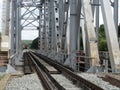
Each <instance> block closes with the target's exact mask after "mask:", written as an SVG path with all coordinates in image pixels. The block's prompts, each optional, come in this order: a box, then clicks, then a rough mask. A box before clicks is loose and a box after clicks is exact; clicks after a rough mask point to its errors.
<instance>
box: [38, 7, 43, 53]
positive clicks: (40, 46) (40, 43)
mask: <svg viewBox="0 0 120 90" xmlns="http://www.w3.org/2000/svg"><path fill="white" fill-rule="evenodd" d="M38 8H39V28H38V30H39V31H38V33H39V39H38V40H39V49H40V51H41V50H42V40H41V38H42V37H41V13H42V10H41V9H42V6H41V5H40V6H39V7H38Z"/></svg>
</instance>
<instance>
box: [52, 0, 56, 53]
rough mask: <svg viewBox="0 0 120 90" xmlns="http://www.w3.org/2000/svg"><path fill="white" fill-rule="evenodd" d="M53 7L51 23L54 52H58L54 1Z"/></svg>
mask: <svg viewBox="0 0 120 90" xmlns="http://www.w3.org/2000/svg"><path fill="white" fill-rule="evenodd" d="M50 5H51V6H50V7H51V23H52V50H54V51H56V49H57V47H56V28H55V12H54V11H55V10H54V0H50Z"/></svg>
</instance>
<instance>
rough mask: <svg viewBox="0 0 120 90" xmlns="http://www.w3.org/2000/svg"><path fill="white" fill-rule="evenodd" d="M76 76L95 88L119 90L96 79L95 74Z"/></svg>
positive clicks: (119, 89)
mask: <svg viewBox="0 0 120 90" xmlns="http://www.w3.org/2000/svg"><path fill="white" fill-rule="evenodd" d="M78 75H79V76H81V77H83V78H84V79H86V80H89V81H90V82H92V83H94V84H96V85H97V86H100V87H102V88H103V89H104V90H120V88H118V87H116V86H113V85H111V84H110V83H109V82H106V81H103V80H102V79H101V78H98V77H97V75H96V74H90V73H80V74H78Z"/></svg>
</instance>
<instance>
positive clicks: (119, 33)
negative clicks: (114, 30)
mask: <svg viewBox="0 0 120 90" xmlns="http://www.w3.org/2000/svg"><path fill="white" fill-rule="evenodd" d="M118 37H120V24H119V26H118Z"/></svg>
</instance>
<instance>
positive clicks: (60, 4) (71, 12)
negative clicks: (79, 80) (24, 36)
mask: <svg viewBox="0 0 120 90" xmlns="http://www.w3.org/2000/svg"><path fill="white" fill-rule="evenodd" d="M6 1H7V5H8V8H10V9H7V12H6V13H7V14H8V15H7V17H9V19H10V20H9V24H8V25H9V37H10V55H11V57H10V59H11V60H10V62H11V63H12V64H13V63H14V64H15V65H19V63H20V61H19V60H20V58H21V57H22V54H21V53H22V49H21V48H22V45H21V31H22V30H38V32H39V37H38V38H39V45H38V46H39V50H37V52H39V53H40V54H42V55H44V56H47V57H49V58H52V59H53V60H56V61H58V62H60V63H62V64H65V65H68V66H69V67H71V68H73V69H74V70H76V65H77V64H76V62H82V61H80V60H79V61H77V59H81V58H84V63H85V68H86V70H90V69H95V70H96V71H97V69H98V68H100V67H102V66H103V65H101V64H100V61H101V60H100V53H99V51H98V33H99V21H100V20H99V12H100V11H99V8H101V12H102V15H103V21H104V26H105V34H106V39H107V45H108V53H109V56H108V57H109V62H110V67H111V71H112V72H120V49H119V43H118V36H117V33H118V29H117V26H118V0H113V1H111V0H6ZM111 7H113V13H112V10H111ZM93 17H94V18H93ZM116 32H117V33H116ZM80 36H82V38H83V39H82V42H83V50H82V51H81V49H80V42H81V41H80ZM81 52H82V53H84V54H85V55H84V56H82V55H80V53H81ZM103 61H104V62H105V63H104V65H105V66H104V71H106V72H108V71H109V70H108V66H107V65H108V61H107V60H103Z"/></svg>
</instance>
